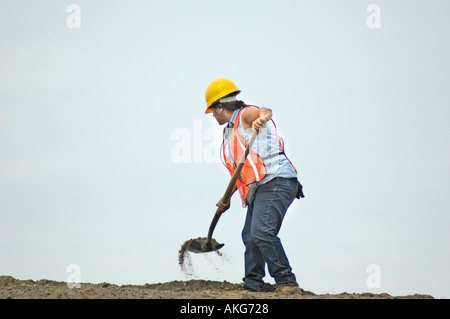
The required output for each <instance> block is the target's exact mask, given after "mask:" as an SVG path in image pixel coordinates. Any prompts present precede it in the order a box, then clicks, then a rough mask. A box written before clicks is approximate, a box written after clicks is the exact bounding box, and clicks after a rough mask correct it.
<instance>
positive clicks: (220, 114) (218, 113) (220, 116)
mask: <svg viewBox="0 0 450 319" xmlns="http://www.w3.org/2000/svg"><path fill="white" fill-rule="evenodd" d="M212 112H213V116H214V118H215V119H216V121H217V123H219V125H222V124H225V123H227V122H228V119H227V118H226V117H225V110H224V109H223V108H222V107H219V108H212Z"/></svg>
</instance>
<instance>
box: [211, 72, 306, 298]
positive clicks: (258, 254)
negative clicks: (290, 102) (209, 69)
mask: <svg viewBox="0 0 450 319" xmlns="http://www.w3.org/2000/svg"><path fill="white" fill-rule="evenodd" d="M240 92H241V91H240V90H239V89H238V88H237V87H236V85H235V84H234V83H233V82H231V81H230V80H227V79H217V80H215V81H213V82H212V83H211V84H210V85H209V86H208V88H207V90H206V93H205V98H206V106H207V108H206V111H205V113H206V114H208V113H212V114H213V116H214V118H215V119H216V120H217V122H218V123H219V125H223V124H227V126H226V127H225V128H224V137H223V142H222V147H221V158H222V161H223V163H224V164H225V166H226V167H227V169H228V170H229V172H230V174H231V175H232V174H233V173H234V171H235V169H236V166H237V164H236V163H238V162H239V161H240V159H241V157H242V154H243V153H244V150H245V148H246V147H247V144H248V142H249V140H250V136H251V135H252V132H253V131H254V130H256V131H258V136H257V138H256V140H255V142H254V144H253V147H252V149H251V150H250V152H249V155H248V157H247V159H246V162H245V164H244V166H243V168H242V171H241V173H240V176H239V178H238V180H237V182H236V186H235V188H234V190H233V194H234V193H235V192H236V191H238V192H239V194H240V196H241V199H242V203H243V206H244V207H247V216H246V220H245V223H244V228H243V231H242V240H243V242H244V245H245V254H244V262H245V277H244V278H243V281H244V290H247V291H250V292H262V291H264V281H263V278H264V276H265V265H266V264H267V267H268V270H269V273H270V276H271V277H273V278H274V280H275V282H276V284H277V289H276V291H278V292H280V293H285V294H301V293H302V289H300V287H299V285H298V283H297V280H296V277H295V275H294V273H293V272H292V268H291V266H290V264H289V261H288V258H287V256H286V253H285V251H284V249H283V246H282V244H281V240H280V238H279V237H278V232H279V230H280V227H281V224H282V222H283V218H284V216H285V214H286V211H287V209H288V207H289V206H290V205H291V203H292V202H293V201H294V199H295V198H300V197H304V195H303V191H302V185H301V184H300V183H299V181H298V178H297V171H296V169H295V167H294V166H293V165H292V163H291V162H290V160H289V159H288V158H287V156H286V153H285V151H284V146H283V141H282V140H281V138H279V137H278V135H277V133H276V127H275V124H274V122H273V120H272V110H271V109H269V108H265V107H256V106H250V105H246V104H245V103H244V102H243V101H240V100H237V95H238V94H239V93H240ZM216 206H217V207H218V211H219V213H223V212H225V211H226V210H228V209H229V208H230V200H228V202H226V203H224V202H223V200H222V199H220V200H219V202H218V203H217V204H216Z"/></svg>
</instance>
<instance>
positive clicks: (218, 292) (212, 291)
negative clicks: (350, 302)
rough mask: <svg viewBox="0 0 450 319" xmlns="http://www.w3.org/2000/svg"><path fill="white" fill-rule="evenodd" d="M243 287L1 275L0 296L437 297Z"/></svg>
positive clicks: (84, 297)
mask: <svg viewBox="0 0 450 319" xmlns="http://www.w3.org/2000/svg"><path fill="white" fill-rule="evenodd" d="M241 289H242V284H233V283H230V282H227V281H223V282H219V281H208V280H189V281H170V282H165V283H156V284H145V285H121V286H118V285H114V284H110V283H100V284H90V283H81V284H80V287H79V288H69V287H68V286H67V284H66V283H65V282H58V281H52V280H46V279H43V280H38V281H33V280H18V279H15V278H13V277H11V276H0V299H394V298H412V299H433V297H432V296H430V295H421V294H415V295H411V296H402V297H393V296H391V295H389V294H387V293H382V294H372V293H360V294H354V293H353V294H351V293H346V292H344V293H341V294H323V295H316V294H314V293H312V292H309V291H304V292H303V294H295V295H282V294H279V293H277V292H275V287H274V286H273V285H270V284H266V287H265V290H266V291H265V292H259V293H249V292H247V291H242V290H241Z"/></svg>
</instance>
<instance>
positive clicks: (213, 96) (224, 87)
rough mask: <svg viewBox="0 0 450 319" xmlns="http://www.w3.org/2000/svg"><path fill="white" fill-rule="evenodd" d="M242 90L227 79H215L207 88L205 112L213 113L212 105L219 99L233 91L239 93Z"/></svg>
mask: <svg viewBox="0 0 450 319" xmlns="http://www.w3.org/2000/svg"><path fill="white" fill-rule="evenodd" d="M240 92H241V90H239V89H238V88H237V86H236V85H235V84H234V83H233V82H231V81H230V80H227V79H217V80H215V81H213V82H212V83H211V84H210V85H209V86H208V88H207V89H206V93H205V99H206V111H205V113H206V114H207V113H211V112H212V110H211V107H210V106H211V105H212V104H213V103H214V102H216V101H217V100H219V99H221V98H223V97H224V96H227V95H228V94H231V93H236V94H239V93H240Z"/></svg>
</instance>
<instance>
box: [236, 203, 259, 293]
mask: <svg viewBox="0 0 450 319" xmlns="http://www.w3.org/2000/svg"><path fill="white" fill-rule="evenodd" d="M252 216H253V207H252V205H249V206H248V209H247V217H246V219H245V224H244V229H243V230H242V240H243V242H244V245H245V253H244V263H245V277H244V278H243V280H244V289H245V290H248V291H253V292H260V291H263V290H264V281H263V280H262V278H263V277H264V276H265V270H264V268H265V263H264V259H263V257H262V255H261V252H260V251H259V248H258V246H256V244H255V241H254V240H253V237H252V235H251V225H252Z"/></svg>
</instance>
